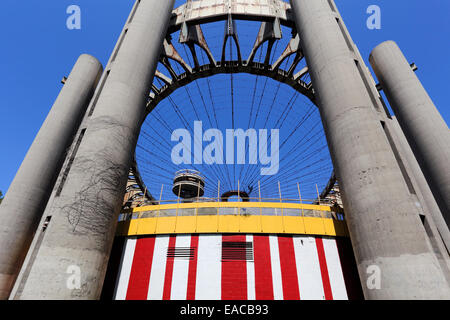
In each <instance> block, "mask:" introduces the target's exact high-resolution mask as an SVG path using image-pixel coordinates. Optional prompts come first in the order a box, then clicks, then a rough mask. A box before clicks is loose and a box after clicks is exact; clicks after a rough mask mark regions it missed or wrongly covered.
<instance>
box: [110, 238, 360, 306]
mask: <svg viewBox="0 0 450 320" xmlns="http://www.w3.org/2000/svg"><path fill="white" fill-rule="evenodd" d="M360 291H361V290H360V284H359V278H358V275H357V272H356V267H355V265H354V260H353V252H352V249H351V245H350V242H349V239H347V238H327V237H319V236H317V237H316V236H297V235H295V236H292V235H256V234H255V235H245V234H238V235H229V234H201V235H167V236H164V235H162V236H146V237H139V238H127V239H126V240H125V242H124V249H123V253H122V259H121V262H120V268H119V271H118V276H117V283H116V287H115V299H117V300H125V299H126V300H273V299H274V300H282V299H284V300H298V299H314V300H332V299H349V298H351V299H355V298H361V294H360Z"/></svg>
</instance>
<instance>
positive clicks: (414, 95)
mask: <svg viewBox="0 0 450 320" xmlns="http://www.w3.org/2000/svg"><path fill="white" fill-rule="evenodd" d="M370 63H371V65H372V67H373V69H374V71H375V74H376V76H377V78H378V80H379V81H380V84H381V86H382V88H383V90H384V92H385V93H386V96H387V98H388V100H389V103H390V105H391V107H392V109H393V110H394V113H395V115H396V116H397V119H398V122H399V124H400V126H401V127H402V130H403V132H404V133H405V136H406V138H407V139H408V142H409V144H410V146H411V148H412V150H413V151H414V155H415V156H416V158H417V160H418V162H419V164H420V167H421V169H422V171H423V172H424V174H425V177H426V178H427V181H428V184H429V185H430V187H431V190H432V191H433V194H434V196H435V198H436V201H437V203H438V204H439V206H440V208H441V211H442V213H443V215H444V219H445V220H446V222H447V225H450V170H449V168H448V166H449V163H450V131H449V130H448V126H447V124H446V123H445V121H444V119H443V118H442V116H441V115H440V114H439V111H438V110H437V109H436V107H435V105H434V103H433V101H432V100H431V98H430V97H429V95H428V93H427V92H426V90H425V89H424V87H423V86H422V84H421V82H420V80H419V79H418V78H417V76H416V74H415V73H414V71H413V70H412V68H411V67H410V64H409V63H408V61H407V60H406V58H405V56H404V55H403V53H402V52H401V50H400V48H399V47H398V46H397V44H396V43H395V42H393V41H386V42H383V43H382V44H380V45H378V46H377V47H376V48H375V49H374V50H373V51H372V54H371V55H370Z"/></svg>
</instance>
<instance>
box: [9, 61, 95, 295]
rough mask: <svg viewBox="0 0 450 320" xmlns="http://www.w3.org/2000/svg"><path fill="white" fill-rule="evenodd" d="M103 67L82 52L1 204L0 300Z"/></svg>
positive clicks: (33, 228)
mask: <svg viewBox="0 0 450 320" xmlns="http://www.w3.org/2000/svg"><path fill="white" fill-rule="evenodd" d="M102 70H103V68H102V66H101V64H100V62H99V61H98V60H97V59H95V58H94V57H92V56H89V55H86V54H85V55H82V56H80V58H79V59H78V61H77V62H76V64H75V66H74V67H73V69H72V71H71V73H70V75H69V77H68V79H67V81H66V82H65V85H64V87H63V88H62V90H61V92H60V94H59V96H58V98H57V99H56V101H55V103H54V104H53V107H52V109H51V110H50V113H49V114H48V116H47V118H46V120H45V122H44V124H43V125H42V127H41V129H40V131H39V133H38V134H37V136H36V138H35V140H34V142H33V144H32V145H31V147H30V149H29V151H28V153H27V155H26V156H25V159H24V160H23V162H22V165H21V166H20V168H19V170H18V172H17V174H16V176H15V178H14V180H13V182H12V183H11V185H10V187H9V190H8V192H7V193H6V196H5V199H4V200H3V202H2V205H1V206H0V219H1V221H2V222H1V224H0V299H6V298H7V297H8V295H9V292H10V290H11V287H12V285H13V284H14V281H15V278H16V276H17V274H18V272H19V270H20V267H21V265H22V262H23V259H24V257H25V255H26V252H27V250H28V247H29V245H30V243H31V241H32V239H33V235H34V233H35V231H36V228H37V225H38V223H39V220H40V218H41V216H42V213H43V211H44V209H45V206H46V204H47V201H48V199H49V197H50V194H51V191H52V188H53V186H54V184H55V181H56V178H57V176H58V173H59V171H60V169H61V166H62V164H63V162H64V158H65V155H66V150H67V148H68V147H69V146H70V144H71V143H72V140H73V137H74V135H75V133H76V131H77V129H78V127H79V125H80V122H81V120H82V118H83V115H84V113H85V111H86V108H87V106H88V105H89V101H90V100H91V98H92V95H93V93H94V90H95V87H96V86H97V83H98V81H99V79H100V76H101V73H102Z"/></svg>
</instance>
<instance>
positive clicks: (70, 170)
mask: <svg viewBox="0 0 450 320" xmlns="http://www.w3.org/2000/svg"><path fill="white" fill-rule="evenodd" d="M173 6H174V0H165V1H161V0H140V1H137V2H136V5H135V7H134V9H133V10H134V11H133V14H131V15H130V18H129V20H128V22H127V25H126V27H125V30H126V32H124V33H123V36H122V37H121V39H120V40H119V45H118V46H117V47H116V48H117V51H116V52H114V53H113V56H112V58H111V60H110V69H109V70H107V74H108V76H107V78H106V79H105V82H104V85H103V89H102V91H101V93H100V96H99V98H98V101H97V102H96V104H95V105H93V106H92V108H93V109H92V110H90V114H91V115H90V117H89V118H87V119H85V122H84V124H83V125H84V126H86V130H85V131H84V133H83V134H80V140H79V146H78V147H77V148H74V150H75V151H74V153H75V154H73V155H71V157H72V158H73V161H72V162H71V163H70V164H69V166H68V167H67V168H66V170H65V175H66V178H65V179H62V180H61V181H62V182H61V185H60V186H58V190H59V192H58V193H57V194H55V196H54V199H53V202H52V203H51V204H49V206H48V207H47V210H46V211H45V213H44V215H45V216H48V217H51V220H50V222H49V224H48V226H47V228H46V230H45V233H44V234H43V236H42V240H40V244H39V245H38V246H36V249H35V250H36V255H35V257H32V258H30V260H29V265H28V267H27V268H29V271H27V272H26V273H25V274H23V275H22V279H23V280H22V282H23V283H22V284H21V288H20V290H18V291H17V293H16V295H15V296H14V297H12V298H14V299H98V298H99V297H100V294H101V290H102V286H103V281H104V277H105V273H106V268H107V263H108V259H109V254H110V251H111V246H112V243H113V240H114V235H115V229H116V225H117V220H118V215H119V212H120V209H121V206H122V201H123V195H124V192H125V186H126V182H127V177H128V172H129V169H130V166H131V163H132V158H133V154H134V150H135V147H136V143H137V139H138V136H139V132H140V126H141V123H142V120H143V117H144V114H145V106H146V101H147V99H148V95H149V92H150V88H151V84H152V81H153V76H154V74H155V70H156V66H157V63H158V59H159V55H160V51H161V48H162V43H163V39H164V37H165V35H166V32H167V27H168V23H169V20H170V16H171V12H172V9H173ZM49 219H50V218H49ZM78 276H79V277H78ZM78 279H79V280H80V282H79V285H80V286H79V287H78V286H77V284H78V283H77V280H78Z"/></svg>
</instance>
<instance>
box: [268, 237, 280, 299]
mask: <svg viewBox="0 0 450 320" xmlns="http://www.w3.org/2000/svg"><path fill="white" fill-rule="evenodd" d="M269 243H270V263H271V266H272V281H273V298H274V300H283V280H282V278H281V264H280V250H279V248H278V236H276V235H270V236H269Z"/></svg>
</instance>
